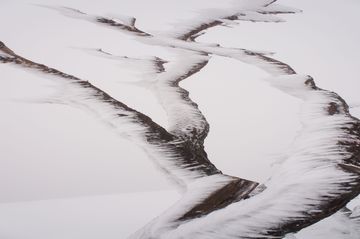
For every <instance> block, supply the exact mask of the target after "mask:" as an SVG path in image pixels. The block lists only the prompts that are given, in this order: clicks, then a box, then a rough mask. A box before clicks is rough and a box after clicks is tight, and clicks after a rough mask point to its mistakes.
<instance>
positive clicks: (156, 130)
mask: <svg viewBox="0 0 360 239" xmlns="http://www.w3.org/2000/svg"><path fill="white" fill-rule="evenodd" d="M0 50H1V51H3V52H5V53H7V54H9V55H11V56H12V58H7V59H6V61H7V62H13V63H15V64H17V65H21V66H23V67H26V68H33V69H37V70H39V71H42V72H44V73H47V74H52V75H55V76H58V77H61V78H64V79H68V80H73V82H74V83H76V84H78V85H80V86H81V87H83V88H90V89H92V90H94V91H95V92H96V95H94V96H95V97H96V99H98V100H101V101H102V102H104V103H108V104H110V105H112V106H113V107H115V109H122V110H125V111H128V112H131V113H134V114H135V115H136V116H137V117H138V118H137V119H136V120H137V121H138V123H140V124H141V125H143V126H145V127H147V128H148V129H150V131H152V134H156V135H157V136H159V137H160V138H159V139H157V140H160V139H161V141H163V140H164V141H166V142H167V141H172V140H174V136H173V135H171V134H169V133H168V132H167V131H166V130H165V129H164V128H163V127H161V126H160V125H158V124H157V123H155V122H154V121H152V119H151V118H150V117H148V116H146V115H144V114H142V113H140V112H138V111H136V110H134V109H132V108H130V107H129V106H127V105H125V104H123V103H122V102H120V101H118V100H116V99H114V98H113V97H111V96H110V95H109V94H107V93H106V92H104V91H102V90H101V89H99V88H98V87H96V86H94V85H92V84H91V83H90V82H88V81H85V80H82V79H80V78H78V77H75V76H73V75H69V74H66V73H63V72H61V71H59V70H57V69H54V68H50V67H48V66H46V65H43V64H39V63H36V62H33V61H31V60H28V59H26V58H24V57H22V56H19V55H17V54H15V53H14V52H13V51H12V50H10V49H9V48H8V47H7V46H6V45H5V44H4V43H3V42H1V41H0ZM118 116H119V117H123V116H127V117H128V116H129V115H124V114H118ZM146 137H147V140H148V141H149V142H153V140H154V139H152V138H151V135H150V134H146Z"/></svg>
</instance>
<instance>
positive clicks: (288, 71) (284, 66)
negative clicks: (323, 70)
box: [244, 50, 315, 84]
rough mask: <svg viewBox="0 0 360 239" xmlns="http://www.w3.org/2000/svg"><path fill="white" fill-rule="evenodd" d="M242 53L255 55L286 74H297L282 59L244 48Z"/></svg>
mask: <svg viewBox="0 0 360 239" xmlns="http://www.w3.org/2000/svg"><path fill="white" fill-rule="evenodd" d="M244 53H245V54H247V55H248V56H255V57H257V58H260V59H261V60H263V61H265V62H269V63H271V64H272V65H274V66H277V67H278V69H281V70H282V71H283V72H284V73H286V74H287V75H295V74H297V73H296V71H295V70H294V69H293V68H292V67H291V66H290V65H288V64H286V63H284V62H282V61H279V60H276V59H274V58H272V57H268V56H265V55H263V54H260V53H256V52H251V51H248V50H245V51H244ZM314 84H315V83H314Z"/></svg>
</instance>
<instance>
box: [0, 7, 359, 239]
mask: <svg viewBox="0 0 360 239" xmlns="http://www.w3.org/2000/svg"><path fill="white" fill-rule="evenodd" d="M274 2H275V1H271V0H253V1H250V0H244V1H238V2H236V3H235V2H234V3H233V5H232V7H229V8H224V9H219V10H218V11H210V10H205V11H204V12H205V13H208V14H199V17H198V19H196V20H193V21H189V22H184V23H181V24H179V27H178V28H175V30H174V31H171V32H169V33H168V34H161V35H156V34H154V33H151V34H150V33H147V31H145V30H141V29H139V28H137V27H136V26H135V17H122V16H120V17H113V16H97V15H92V14H88V13H85V12H82V11H81V10H77V9H73V8H68V7H52V6H46V7H47V8H50V9H55V10H57V11H59V12H60V13H62V14H63V15H65V16H68V17H71V18H74V19H81V20H86V21H89V22H93V23H97V24H98V25H99V26H105V27H110V28H112V29H115V30H119V31H120V32H121V33H122V34H131V35H132V36H133V37H134V39H135V40H137V41H139V42H141V43H143V44H145V45H156V46H162V47H164V48H167V49H169V50H173V51H176V53H177V54H178V56H177V58H176V59H175V60H174V61H169V60H168V59H161V58H159V57H156V56H154V57H153V58H151V59H133V58H128V57H121V56H115V55H113V54H111V53H108V52H105V51H103V50H101V49H102V48H101V47H102V46H99V49H98V50H96V51H95V52H96V53H98V54H100V55H101V56H103V57H104V56H105V57H107V58H109V59H111V60H116V61H120V60H121V61H128V60H136V61H139V60H140V61H143V63H144V64H146V65H148V66H150V69H152V70H151V71H152V72H151V74H150V75H151V77H149V78H147V79H145V80H146V81H148V84H147V85H148V86H149V88H150V89H151V90H152V92H153V93H154V94H155V95H156V96H157V98H158V99H159V102H160V104H161V105H162V107H163V108H164V110H165V111H166V113H167V116H168V120H169V128H168V129H165V128H163V127H162V126H160V125H158V124H157V123H155V122H154V121H152V120H151V119H150V118H149V117H148V116H146V115H145V114H142V113H141V112H138V111H136V110H134V109H132V108H130V107H128V106H127V105H125V104H124V103H122V102H120V101H118V100H116V99H115V98H113V97H111V96H110V95H108V94H107V93H105V92H104V91H103V90H101V89H99V88H97V87H96V86H95V85H93V84H91V83H90V82H88V81H85V80H82V79H80V78H77V77H75V76H72V75H68V74H66V73H63V72H61V71H59V70H56V69H54V68H50V67H48V66H46V65H42V64H38V63H35V62H33V61H31V60H27V59H26V58H24V57H22V56H19V55H17V54H16V53H14V52H13V51H12V50H11V49H9V48H8V47H7V46H5V44H3V43H1V44H0V50H1V55H0V61H1V62H2V63H7V64H11V65H14V66H17V67H22V68H25V69H29V70H32V71H36V72H42V73H45V74H44V77H47V78H51V79H52V80H56V81H62V82H63V83H61V84H63V85H64V86H65V88H66V89H67V90H68V91H67V94H65V96H64V97H63V98H62V99H61V100H63V101H64V102H66V103H67V104H70V105H77V106H80V107H82V108H84V109H85V110H88V111H89V109H90V111H89V112H93V113H94V112H95V113H96V115H98V116H99V117H100V118H101V120H102V121H103V122H106V123H107V124H110V125H111V126H112V127H113V128H114V130H116V131H118V132H119V133H120V134H124V133H125V134H126V135H128V136H130V138H132V139H133V140H134V141H136V143H138V144H139V145H140V146H141V147H143V148H144V149H145V150H146V152H147V153H148V154H149V157H150V158H151V159H153V161H154V163H155V164H157V165H158V166H159V167H160V168H161V169H162V170H163V171H164V172H165V173H166V174H167V175H169V176H170V177H171V178H172V179H173V180H174V181H175V182H176V183H177V184H178V185H180V186H181V187H182V188H183V189H185V190H184V194H183V197H182V198H181V199H180V200H179V201H178V202H177V203H176V204H174V205H173V206H172V207H171V208H169V209H168V210H167V211H165V212H163V213H162V214H161V215H160V216H159V217H157V218H155V219H154V220H153V221H151V222H150V223H149V224H148V225H146V226H145V227H144V228H142V229H140V230H139V231H137V232H136V233H135V234H134V235H132V236H131V238H133V239H136V238H138V239H146V238H148V239H150V238H166V239H172V238H173V239H181V238H197V239H202V238H204V239H205V238H219V239H222V238H223V239H235V238H283V237H285V236H286V235H287V234H289V233H295V232H298V231H300V230H301V229H303V228H306V227H309V226H311V225H313V224H315V223H317V222H319V221H321V220H323V219H324V218H326V217H329V216H331V215H332V214H335V215H334V216H333V217H331V218H329V220H339V221H342V222H344V221H346V220H347V219H348V218H350V217H351V216H349V215H346V217H345V216H344V214H341V213H342V212H339V210H341V209H342V210H345V209H343V208H344V207H345V205H346V204H347V203H348V202H349V201H350V200H351V199H353V198H354V197H356V196H357V195H358V194H359V192H360V121H359V120H358V119H356V118H355V117H353V116H351V115H350V113H349V110H348V106H347V104H346V102H345V101H344V100H343V99H342V98H341V97H340V96H339V95H337V94H336V93H334V92H330V91H327V90H323V89H321V88H319V87H318V86H316V84H315V82H314V79H313V78H312V77H310V76H307V75H300V74H297V73H296V72H295V70H294V69H293V68H292V67H291V66H289V65H288V64H286V63H283V62H281V61H279V60H277V59H274V58H272V57H270V56H269V55H271V54H270V53H268V52H261V51H251V50H247V49H242V48H225V47H221V46H220V45H218V44H204V43H198V42H196V38H197V37H198V36H199V35H201V34H205V32H206V30H207V29H209V28H211V27H215V26H220V25H231V24H233V23H234V22H236V21H252V22H268V23H278V22H282V19H281V18H279V17H278V16H275V14H285V13H296V12H299V11H298V10H296V9H293V8H289V7H283V6H280V5H275V4H273V3H274ZM10 44H11V43H10ZM92 52H94V51H92ZM211 55H218V56H222V57H228V58H232V59H236V60H238V61H241V62H243V63H247V64H250V65H253V66H256V67H258V68H260V69H262V70H263V71H264V72H266V73H268V74H269V75H270V76H269V78H267V79H265V80H266V81H267V82H268V83H269V84H270V85H271V86H272V87H274V88H275V89H277V90H279V91H280V92H282V93H284V94H289V95H291V96H294V97H296V98H299V99H301V100H302V101H303V104H302V106H303V108H302V112H301V115H300V118H301V123H302V130H301V131H300V132H299V135H298V136H297V138H296V140H295V141H294V143H293V145H292V147H291V149H290V150H289V151H290V153H289V156H288V157H287V158H286V159H285V160H284V161H283V162H282V163H281V165H280V166H279V168H278V170H277V171H276V172H275V173H274V174H273V175H272V177H271V178H270V179H269V180H268V181H267V182H266V183H265V185H261V186H258V183H256V182H253V181H250V180H246V179H241V178H237V177H234V176H228V175H225V174H223V173H222V172H221V171H220V170H219V169H217V168H216V167H215V165H213V164H212V163H211V162H210V160H209V159H208V156H207V154H206V152H205V149H204V140H205V138H206V136H207V134H208V131H209V124H208V122H207V121H206V118H205V116H204V115H203V114H202V113H201V111H200V110H199V107H198V105H197V104H196V103H195V102H193V101H192V100H191V99H190V96H189V92H187V91H186V90H185V89H183V88H181V87H180V86H179V82H181V81H182V80H184V79H186V78H188V77H190V76H192V75H194V74H196V73H197V72H199V71H200V70H201V69H203V68H204V67H205V66H206V65H207V63H208V62H209V61H210V60H211V59H210V56H211ZM50 76H55V79H53V78H54V77H50ZM224 78H226V77H224ZM105 80H106V79H105ZM204 88H206V86H204ZM344 218H346V219H344ZM352 220H353V222H354V227H356V226H357V225H358V221H357V220H358V219H357V217H356V216H354V217H352ZM320 223H322V221H321V222H319V224H315V225H314V227H316V225H320V226H321V225H322V224H320ZM309 228H311V227H309ZM310 230H311V229H310ZM356 230H357V229H356ZM299 235H301V231H300V232H299ZM293 236H295V237H296V236H297V235H293V234H291V235H290V234H289V235H288V237H293Z"/></svg>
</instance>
